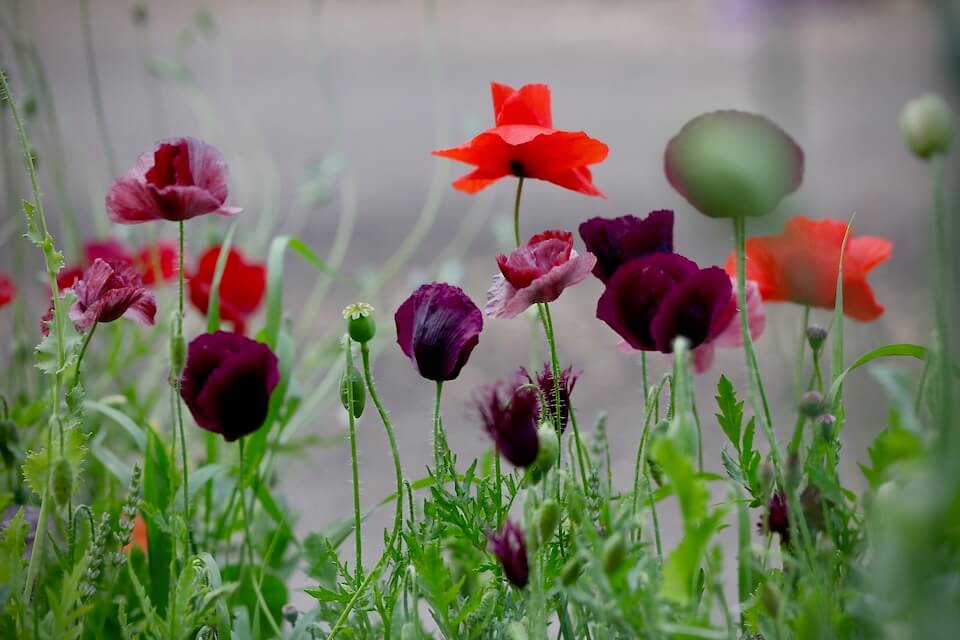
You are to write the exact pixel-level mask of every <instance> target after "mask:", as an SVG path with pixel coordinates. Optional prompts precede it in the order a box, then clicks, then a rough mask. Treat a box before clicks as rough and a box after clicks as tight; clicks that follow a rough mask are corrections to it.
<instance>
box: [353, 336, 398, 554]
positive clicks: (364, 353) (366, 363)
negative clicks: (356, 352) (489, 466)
mask: <svg viewBox="0 0 960 640" xmlns="http://www.w3.org/2000/svg"><path fill="white" fill-rule="evenodd" d="M360 357H361V358H362V360H363V377H364V380H365V381H366V383H367V391H368V392H369V393H370V399H371V400H373V405H374V406H375V407H376V408H377V413H378V414H379V415H380V422H382V423H383V428H384V430H385V431H386V432H387V440H389V441H390V453H391V454H392V455H393V469H394V472H395V473H396V476H397V513H396V515H395V516H394V522H393V534H392V535H391V536H390V546H391V547H392V546H393V545H394V544H395V543H396V540H397V538H398V537H399V535H400V527H401V526H402V525H403V467H402V466H401V464H400V450H399V449H398V448H397V436H396V434H395V433H394V430H393V425H392V424H391V423H390V418H389V417H388V416H387V412H386V410H385V409H384V408H383V404H382V403H381V402H380V396H379V394H377V387H376V386H375V385H374V384H373V374H372V372H371V368H370V348H369V347H368V346H367V343H366V342H362V343H360ZM351 393H352V392H351Z"/></svg>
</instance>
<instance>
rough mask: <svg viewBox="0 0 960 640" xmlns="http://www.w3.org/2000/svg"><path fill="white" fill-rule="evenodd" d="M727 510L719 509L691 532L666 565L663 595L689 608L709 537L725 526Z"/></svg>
mask: <svg viewBox="0 0 960 640" xmlns="http://www.w3.org/2000/svg"><path fill="white" fill-rule="evenodd" d="M725 515H726V512H725V511H724V510H722V509H721V510H718V511H716V512H714V513H713V514H711V515H710V516H708V517H707V518H705V519H703V520H702V521H701V522H700V523H699V524H698V525H697V526H695V527H693V528H691V529H689V530H688V531H687V532H686V534H685V535H684V536H683V540H681V541H680V544H678V545H677V546H676V547H675V548H674V550H673V551H671V552H670V555H669V556H667V560H666V562H665V563H664V566H663V582H662V583H661V584H660V593H661V595H663V597H664V598H667V599H669V600H673V601H674V602H676V603H677V604H680V605H687V604H689V603H690V601H691V599H692V597H693V593H694V581H695V580H696V578H697V575H698V574H699V572H700V560H701V558H702V557H703V552H704V551H705V550H706V548H707V544H708V543H709V542H710V538H712V537H713V534H714V533H716V531H717V530H718V529H719V528H720V525H721V524H723V517H724V516H725Z"/></svg>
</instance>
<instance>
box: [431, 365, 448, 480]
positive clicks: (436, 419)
mask: <svg viewBox="0 0 960 640" xmlns="http://www.w3.org/2000/svg"><path fill="white" fill-rule="evenodd" d="M441 393H443V381H442V380H437V392H436V396H435V397H434V401H433V458H434V461H433V463H434V465H436V468H435V471H436V473H437V479H438V480H442V479H443V472H442V470H441V464H442V461H443V443H441V438H443V436H442V435H441V433H442V430H443V425H442V424H441V423H440V395H441ZM445 440H446V439H445V438H444V441H445Z"/></svg>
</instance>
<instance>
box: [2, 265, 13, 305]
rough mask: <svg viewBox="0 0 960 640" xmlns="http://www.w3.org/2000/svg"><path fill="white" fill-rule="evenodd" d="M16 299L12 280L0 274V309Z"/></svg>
mask: <svg viewBox="0 0 960 640" xmlns="http://www.w3.org/2000/svg"><path fill="white" fill-rule="evenodd" d="M16 297H17V288H16V287H15V286H14V284H13V280H11V279H10V278H8V277H7V276H5V275H3V274H2V273H0V308H3V307H5V306H7V305H8V304H10V303H11V302H13V299H14V298H16Z"/></svg>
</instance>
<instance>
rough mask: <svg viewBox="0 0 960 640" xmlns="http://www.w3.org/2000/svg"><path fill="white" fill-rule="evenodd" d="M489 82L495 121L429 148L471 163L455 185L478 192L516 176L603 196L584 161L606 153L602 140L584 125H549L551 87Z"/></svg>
mask: <svg viewBox="0 0 960 640" xmlns="http://www.w3.org/2000/svg"><path fill="white" fill-rule="evenodd" d="M490 88H491V93H492V94H493V113H494V118H495V126H494V127H493V128H492V129H487V130H486V131H484V132H483V133H480V134H479V135H477V136H476V137H474V138H473V140H471V141H470V142H467V143H466V144H462V145H460V146H458V147H452V148H450V149H437V150H436V151H433V155H435V156H440V157H441V158H450V159H451V160H458V161H460V162H465V163H466V164H470V165H473V166H475V167H476V169H475V170H473V171H471V172H470V173H468V174H467V175H465V176H463V177H462V178H459V179H458V180H456V181H454V183H453V187H454V189H458V190H460V191H464V192H466V193H477V192H478V191H480V190H481V189H484V188H486V187H488V186H490V185H491V184H493V183H494V182H496V181H497V180H499V179H500V178H503V177H506V176H517V177H519V178H537V179H538V180H546V181H547V182H552V183H554V184H556V185H560V186H561V187H564V188H566V189H571V190H573V191H577V192H579V193H583V194H586V195H588V196H601V197H605V196H604V195H603V193H601V192H600V190H599V189H597V187H596V186H594V184H593V176H592V175H591V173H590V169H588V168H587V167H588V165H591V164H596V163H598V162H602V161H603V160H604V159H605V158H606V157H607V151H608V149H607V145H606V144H604V143H603V142H600V141H599V140H595V139H594V138H591V137H590V136H588V135H587V134H586V133H584V132H583V131H560V130H557V129H554V128H553V117H552V115H551V113H550V87H548V86H547V85H545V84H528V85H525V86H523V87H521V88H520V89H513V88H511V87H508V86H507V85H504V84H498V83H496V82H493V83H491V85H490Z"/></svg>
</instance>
